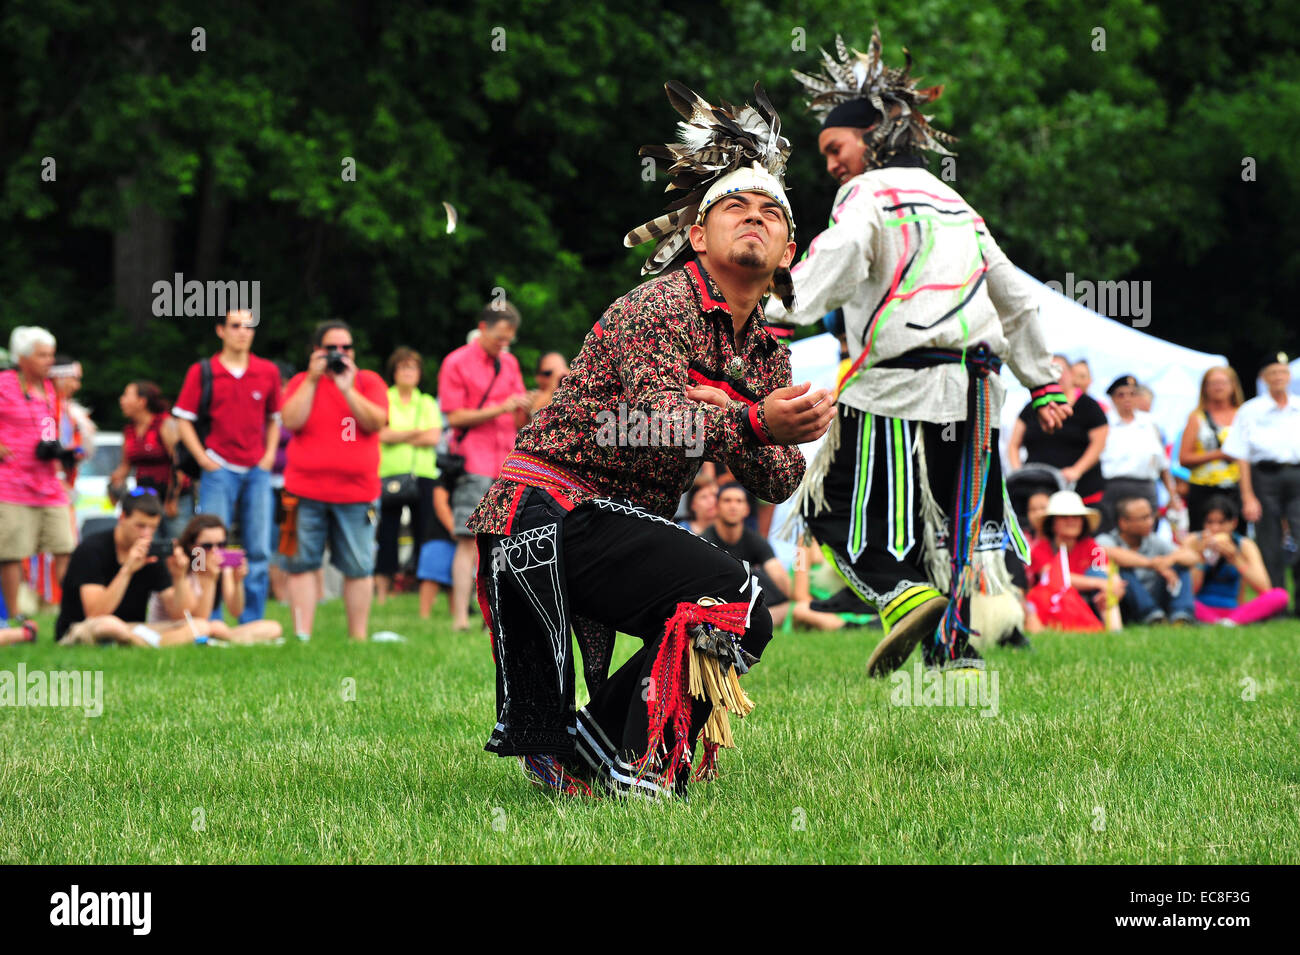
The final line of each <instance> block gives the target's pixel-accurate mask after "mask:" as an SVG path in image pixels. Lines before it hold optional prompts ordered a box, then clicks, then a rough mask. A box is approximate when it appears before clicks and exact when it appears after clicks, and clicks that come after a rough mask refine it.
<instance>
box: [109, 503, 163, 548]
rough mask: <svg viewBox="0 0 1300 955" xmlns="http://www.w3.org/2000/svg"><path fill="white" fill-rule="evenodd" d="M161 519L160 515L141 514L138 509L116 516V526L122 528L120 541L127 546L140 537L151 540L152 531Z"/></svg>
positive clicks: (130, 545)
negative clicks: (131, 512)
mask: <svg viewBox="0 0 1300 955" xmlns="http://www.w3.org/2000/svg"><path fill="white" fill-rule="evenodd" d="M161 520H162V517H161V516H158V515H149V514H142V513H140V512H139V511H136V512H135V513H133V514H123V515H122V516H121V517H120V518H118V522H117V523H118V526H119V527H121V528H122V543H123V544H124V545H125V546H127V547H132V546H134V544H135V542H136V541H138V540H139V539H140V538H141V537H144V538H147V539H149V540H152V539H153V535H154V531H156V530H157V529H158V524H159V522H160V521H161Z"/></svg>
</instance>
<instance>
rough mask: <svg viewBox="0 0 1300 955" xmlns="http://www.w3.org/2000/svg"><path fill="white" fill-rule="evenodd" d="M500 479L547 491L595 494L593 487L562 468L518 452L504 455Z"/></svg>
mask: <svg viewBox="0 0 1300 955" xmlns="http://www.w3.org/2000/svg"><path fill="white" fill-rule="evenodd" d="M501 477H502V478H504V479H506V480H507V481H517V482H518V483H520V484H526V485H528V486H529V487H540V488H544V489H545V490H548V491H559V492H561V493H564V492H568V493H570V494H571V493H573V492H575V491H581V492H586V493H589V494H594V493H595V492H596V489H595V488H594V487H592V486H591V485H590V484H588V483H587V482H586V481H584V480H582V479H581V478H579V477H577V476H576V475H574V474H571V473H570V472H568V471H566V470H565V469H564V468H562V467H560V466H558V465H555V464H552V463H551V462H550V461H543V460H542V459H541V458H535V457H533V456H532V455H531V454H523V453H521V452H519V451H511V452H510V453H509V454H508V455H506V459H505V462H504V463H503V464H502V465H501Z"/></svg>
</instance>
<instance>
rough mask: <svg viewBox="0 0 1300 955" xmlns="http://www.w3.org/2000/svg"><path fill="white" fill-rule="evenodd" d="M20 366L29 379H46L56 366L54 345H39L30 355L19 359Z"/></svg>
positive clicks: (25, 376) (24, 375)
mask: <svg viewBox="0 0 1300 955" xmlns="http://www.w3.org/2000/svg"><path fill="white" fill-rule="evenodd" d="M18 367H19V368H20V369H21V370H22V373H23V377H24V378H26V379H27V380H28V381H44V380H45V379H46V378H48V377H50V369H51V368H53V367H54V346H53V345H37V346H36V347H35V348H33V349H32V353H31V354H30V355H24V356H23V357H22V358H19V359H18Z"/></svg>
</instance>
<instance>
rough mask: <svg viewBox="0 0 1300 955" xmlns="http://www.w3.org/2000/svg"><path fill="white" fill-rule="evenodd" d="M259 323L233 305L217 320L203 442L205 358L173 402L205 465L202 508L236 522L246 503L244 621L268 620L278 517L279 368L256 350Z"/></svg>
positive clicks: (183, 433) (186, 437) (242, 527)
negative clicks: (274, 471)
mask: <svg viewBox="0 0 1300 955" xmlns="http://www.w3.org/2000/svg"><path fill="white" fill-rule="evenodd" d="M255 327H256V320H255V319H254V317H253V313H252V312H250V311H248V310H246V309H234V310H232V311H229V312H227V313H226V315H225V317H224V318H223V319H222V320H221V322H220V323H219V324H218V325H217V337H218V338H220V339H221V351H219V352H218V353H217V354H215V355H213V356H212V358H210V359H208V361H209V362H210V363H211V368H212V398H211V403H210V405H209V409H208V421H209V422H210V430H209V431H208V435H207V438H206V439H204V441H200V440H199V434H198V431H196V430H195V427H194V424H195V422H197V421H198V420H199V405H200V399H201V396H202V387H203V386H202V369H201V367H200V366H201V365H202V362H195V363H194V364H193V365H190V370H189V371H188V372H186V374H185V384H184V385H182V386H181V393H180V397H178V398H177V399H176V404H175V405H174V406H173V407H172V415H173V416H174V417H175V418H176V424H177V429H178V431H179V432H180V437H181V440H182V441H184V442H185V446H186V447H187V448H189V450H190V453H191V454H192V455H194V459H195V460H196V461H198V462H199V465H200V466H201V467H202V468H203V474H202V476H201V477H200V479H199V496H198V505H197V506H196V507H195V512H196V513H199V514H215V515H216V516H217V517H219V518H221V520H222V522H223V523H224V524H225V525H226V526H227V527H229V526H231V523H232V519H233V518H234V517H235V516H236V510H235V509H236V508H238V509H239V510H238V517H239V537H240V541H241V542H242V543H243V545H244V552H245V554H246V555H247V557H248V576H247V577H246V578H245V579H244V595H245V596H244V612H243V613H242V614H240V616H239V622H240V623H249V622H250V621H253V620H261V619H262V617H263V616H264V615H265V611H266V592H267V588H268V586H269V584H270V572H269V567H270V556H271V522H272V521H273V520H274V518H275V498H274V496H273V494H272V492H271V468H272V467H274V466H275V452H276V449H277V448H278V447H279V444H280V370H279V369H278V368H276V367H275V365H274V364H273V363H272V362H269V361H267V360H266V359H265V358H258V357H257V356H256V355H254V354H253V350H252V349H253V329H254V328H255ZM214 613H215V611H214Z"/></svg>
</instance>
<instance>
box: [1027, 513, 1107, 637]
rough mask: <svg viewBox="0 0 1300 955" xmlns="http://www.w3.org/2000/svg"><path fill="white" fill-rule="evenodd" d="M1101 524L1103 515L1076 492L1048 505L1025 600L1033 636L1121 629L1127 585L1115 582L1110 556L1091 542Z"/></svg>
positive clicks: (1039, 526)
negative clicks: (1121, 605)
mask: <svg viewBox="0 0 1300 955" xmlns="http://www.w3.org/2000/svg"><path fill="white" fill-rule="evenodd" d="M1100 523H1101V512H1100V511H1098V510H1096V509H1095V508H1091V507H1088V506H1087V505H1086V504H1084V503H1083V498H1081V497H1079V495H1078V494H1077V493H1075V492H1074V491H1057V492H1056V493H1055V494H1053V495H1052V496H1051V498H1050V499H1049V500H1048V502H1047V510H1046V511H1045V512H1044V513H1043V515H1042V516H1041V517H1040V518H1039V519H1038V522H1037V525H1036V527H1035V531H1036V533H1037V537H1038V539H1037V540H1036V541H1035V542H1034V545H1033V546H1032V548H1030V551H1029V571H1028V572H1029V579H1030V580H1031V581H1033V580H1037V585H1036V586H1034V587H1033V588H1031V589H1030V591H1029V593H1028V594H1027V595H1026V599H1027V602H1028V604H1029V611H1030V612H1029V614H1028V618H1027V619H1026V621H1025V628H1026V629H1027V630H1029V631H1030V632H1036V631H1039V630H1042V629H1043V628H1044V627H1051V628H1053V629H1058V630H1100V629H1102V623H1103V621H1104V622H1106V623H1107V624H1108V625H1109V626H1110V629H1118V628H1119V622H1118V617H1119V612H1118V606H1117V605H1118V602H1119V598H1120V597H1122V596H1123V594H1124V581H1123V580H1122V579H1120V578H1118V577H1117V578H1114V579H1111V576H1110V573H1109V562H1108V561H1107V559H1106V550H1105V548H1103V547H1100V546H1099V545H1098V544H1097V542H1096V541H1095V540H1094V539H1093V536H1092V535H1093V534H1095V533H1096V532H1097V527H1098V525H1099V524H1100ZM1085 528H1086V529H1085ZM1085 598H1086V599H1085ZM1112 618H1114V619H1112Z"/></svg>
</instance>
